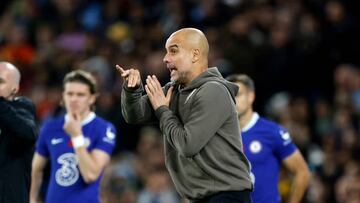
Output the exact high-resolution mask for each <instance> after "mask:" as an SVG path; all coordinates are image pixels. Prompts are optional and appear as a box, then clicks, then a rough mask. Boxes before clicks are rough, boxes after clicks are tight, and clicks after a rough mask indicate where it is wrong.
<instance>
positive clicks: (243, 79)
mask: <svg viewBox="0 0 360 203" xmlns="http://www.w3.org/2000/svg"><path fill="white" fill-rule="evenodd" d="M226 80H228V81H230V82H234V83H241V84H243V85H245V87H246V88H247V89H248V90H250V91H253V92H255V84H254V81H253V80H252V79H251V78H250V77H249V76H248V75H245V74H233V75H229V76H228V77H226Z"/></svg>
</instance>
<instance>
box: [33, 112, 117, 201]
mask: <svg viewBox="0 0 360 203" xmlns="http://www.w3.org/2000/svg"><path fill="white" fill-rule="evenodd" d="M64 121H65V117H64V116H61V117H58V118H55V119H52V120H50V121H48V122H46V123H45V124H44V125H43V127H42V129H41V131H40V137H39V139H38V141H37V145H36V151H37V153H39V154H40V155H42V156H44V157H47V158H49V159H50V161H51V174H50V182H49V187H48V192H47V195H46V202H48V203H57V202H59V203H64V202H66V203H79V202H87V203H98V202H100V198H99V183H100V179H101V176H100V177H99V178H98V179H97V180H96V181H95V182H93V183H91V184H87V183H85V181H84V180H83V178H82V176H81V174H80V171H79V167H78V164H77V158H76V155H75V151H74V148H73V147H72V143H71V139H70V136H69V135H68V134H66V133H65V131H64V129H63V126H64ZM82 132H83V134H84V137H85V144H86V146H87V150H88V151H89V152H91V151H92V150H94V149H97V150H102V151H104V152H105V153H107V154H109V155H111V153H112V151H113V149H114V146H115V137H116V132H115V128H114V126H113V125H112V124H111V123H109V122H107V121H105V120H103V119H101V118H99V117H97V116H96V115H95V113H90V115H89V116H88V117H87V118H86V119H85V120H84V121H83V122H82Z"/></svg>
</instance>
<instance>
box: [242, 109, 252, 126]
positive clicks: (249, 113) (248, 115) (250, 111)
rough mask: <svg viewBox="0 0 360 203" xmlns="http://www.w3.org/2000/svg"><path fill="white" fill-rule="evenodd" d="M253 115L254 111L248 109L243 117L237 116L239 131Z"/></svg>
mask: <svg viewBox="0 0 360 203" xmlns="http://www.w3.org/2000/svg"><path fill="white" fill-rule="evenodd" d="M253 113H254V111H253V110H252V109H249V110H247V111H246V112H245V113H244V114H243V115H240V116H239V124H240V128H241V129H243V128H244V127H245V126H246V125H247V124H248V123H249V122H250V120H251V118H252V115H253Z"/></svg>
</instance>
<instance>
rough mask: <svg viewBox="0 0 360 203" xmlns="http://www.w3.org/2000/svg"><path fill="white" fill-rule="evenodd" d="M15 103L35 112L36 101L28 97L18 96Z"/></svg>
mask: <svg viewBox="0 0 360 203" xmlns="http://www.w3.org/2000/svg"><path fill="white" fill-rule="evenodd" d="M14 104H15V105H17V106H22V107H23V108H25V109H27V110H29V111H31V112H32V113H35V105H34V103H33V102H32V101H31V100H30V99H28V98H26V97H22V96H21V97H16V98H15V99H14Z"/></svg>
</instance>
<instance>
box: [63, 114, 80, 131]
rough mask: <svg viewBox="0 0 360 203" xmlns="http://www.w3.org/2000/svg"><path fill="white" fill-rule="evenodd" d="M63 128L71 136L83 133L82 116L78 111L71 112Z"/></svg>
mask: <svg viewBox="0 0 360 203" xmlns="http://www.w3.org/2000/svg"><path fill="white" fill-rule="evenodd" d="M63 128H64V130H65V132H66V133H67V134H69V136H70V137H76V136H79V135H82V130H81V116H80V115H79V114H76V113H69V114H68V117H67V119H66V120H65V123H64V126H63Z"/></svg>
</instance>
